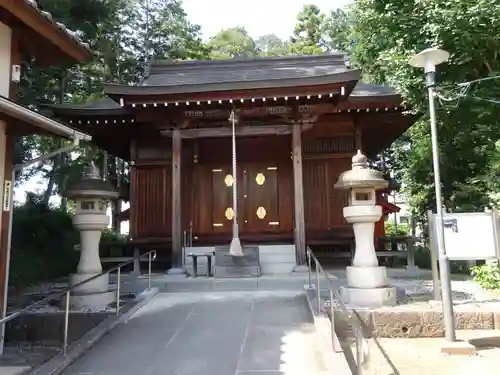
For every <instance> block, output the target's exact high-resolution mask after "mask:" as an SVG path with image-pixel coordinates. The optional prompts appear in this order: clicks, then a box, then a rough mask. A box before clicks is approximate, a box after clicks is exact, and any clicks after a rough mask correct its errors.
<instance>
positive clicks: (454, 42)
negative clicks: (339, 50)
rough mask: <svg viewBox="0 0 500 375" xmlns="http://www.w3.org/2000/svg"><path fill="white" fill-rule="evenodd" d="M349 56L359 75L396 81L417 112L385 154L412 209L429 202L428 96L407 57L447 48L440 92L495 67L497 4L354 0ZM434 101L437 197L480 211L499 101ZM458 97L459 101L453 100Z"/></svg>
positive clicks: (488, 88)
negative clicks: (448, 54) (440, 192)
mask: <svg viewBox="0 0 500 375" xmlns="http://www.w3.org/2000/svg"><path fill="white" fill-rule="evenodd" d="M352 19H353V20H354V22H353V34H354V38H355V40H356V44H355V50H354V60H355V62H356V64H357V65H358V67H360V68H362V69H363V72H364V78H365V80H369V81H373V82H377V83H385V84H388V85H390V86H392V87H395V88H397V89H398V90H399V91H400V92H401V93H402V94H403V96H404V98H405V103H406V105H407V106H408V108H410V109H411V110H412V111H414V112H416V113H420V114H421V115H422V119H421V121H419V122H418V123H417V124H416V125H414V126H413V127H411V128H410V130H409V131H408V132H407V133H406V134H405V135H404V136H403V137H401V138H400V139H399V140H398V141H397V142H396V143H394V144H393V146H392V148H391V149H390V150H388V152H387V155H388V157H389V158H391V159H392V162H393V163H394V166H395V171H396V172H397V173H398V174H399V177H400V178H401V179H402V181H403V183H404V186H405V189H406V190H407V192H408V193H409V196H410V198H411V204H412V207H413V209H414V210H415V212H416V213H417V214H418V215H419V216H421V217H422V216H423V214H424V213H425V210H426V209H428V208H432V202H433V201H434V199H433V191H434V184H433V177H432V176H433V174H432V163H431V147H430V145H431V144H430V134H429V125H428V124H429V121H428V117H427V112H428V102H427V99H426V98H427V95H426V92H425V91H426V90H425V88H424V83H423V82H424V81H423V75H422V73H423V72H422V71H419V70H418V69H414V68H412V67H411V66H409V64H408V59H409V58H410V57H411V56H412V55H413V54H415V53H417V52H419V51H420V50H422V49H424V48H427V47H433V46H438V47H440V48H443V49H445V50H447V51H450V52H451V58H450V60H449V62H448V63H447V64H443V65H442V66H439V67H438V75H437V80H438V82H439V84H440V86H441V88H440V90H439V91H440V93H441V96H443V97H454V96H455V97H456V96H457V93H458V91H457V90H456V87H457V86H456V85H457V84H458V83H460V82H465V81H470V80H474V79H478V78H481V77H487V76H492V75H496V74H498V72H499V71H500V66H499V60H498V51H499V50H500V39H498V37H497V35H498V33H499V32H500V23H499V22H498V20H499V19H500V4H496V3H495V4H493V3H491V2H488V1H484V0H473V1H470V0H457V1H433V0H413V1H402V0H389V1H377V0H375V1H374V0H357V1H355V2H354V5H353V7H352ZM498 88H499V85H498V81H496V82H494V81H488V82H486V81H485V82H483V83H481V84H480V85H473V90H471V91H469V94H472V95H474V96H476V95H481V96H482V97H489V98H493V97H495V96H497V93H498ZM470 97H471V96H470V95H468V98H465V99H462V100H460V101H458V102H452V103H450V102H446V101H442V105H440V106H439V107H438V120H439V121H438V122H439V124H438V125H439V144H440V151H441V152H440V157H441V174H442V176H441V178H442V190H443V199H444V202H445V205H446V208H447V209H448V210H454V211H466V210H467V211H468V210H482V209H484V207H485V206H487V205H489V204H490V202H491V199H490V197H489V195H490V192H489V187H488V185H489V183H488V179H487V178H485V174H486V172H487V170H488V165H490V159H491V155H492V154H495V151H496V150H495V141H496V140H498V138H499V135H500V134H499V131H498V127H497V126H496V125H495V123H496V118H497V117H498V111H499V108H500V107H498V106H496V107H495V106H494V105H492V104H491V103H488V102H484V101H478V100H474V99H471V98H470ZM457 104H458V105H457Z"/></svg>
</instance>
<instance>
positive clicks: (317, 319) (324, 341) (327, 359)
mask: <svg viewBox="0 0 500 375" xmlns="http://www.w3.org/2000/svg"><path fill="white" fill-rule="evenodd" d="M304 289H305V295H306V299H307V306H308V307H309V311H310V312H311V315H312V317H313V320H314V327H315V329H316V336H317V339H318V344H319V348H320V352H321V356H322V357H323V362H324V365H325V366H326V369H327V373H328V374H335V375H352V374H353V372H352V370H351V367H350V366H349V362H348V360H347V358H346V355H345V353H344V352H343V350H340V351H338V352H336V351H334V350H333V346H332V338H331V336H330V318H329V317H328V315H327V314H326V313H325V311H321V312H320V313H318V312H317V311H316V309H315V308H314V306H315V304H314V303H313V302H315V301H316V295H315V294H316V289H314V288H309V287H308V286H307V285H304ZM334 339H335V340H336V341H337V345H338V346H339V347H340V340H339V338H338V337H337V334H336V333H335V337H334Z"/></svg>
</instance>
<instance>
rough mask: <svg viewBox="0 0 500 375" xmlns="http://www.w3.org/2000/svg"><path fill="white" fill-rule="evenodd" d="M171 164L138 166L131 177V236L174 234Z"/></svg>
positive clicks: (143, 236) (136, 237)
mask: <svg viewBox="0 0 500 375" xmlns="http://www.w3.org/2000/svg"><path fill="white" fill-rule="evenodd" d="M171 169H172V167H171V166H170V165H163V166H148V167H144V166H141V167H134V168H133V169H132V175H131V195H132V197H133V199H131V202H130V235H131V237H132V238H134V239H138V238H145V237H165V236H170V234H171V232H172V217H171V204H172V202H171V199H172V198H171V197H172V194H171V193H172V170H171Z"/></svg>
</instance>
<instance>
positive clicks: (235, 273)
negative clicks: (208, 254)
mask: <svg viewBox="0 0 500 375" xmlns="http://www.w3.org/2000/svg"><path fill="white" fill-rule="evenodd" d="M260 274H261V267H260V259H259V246H243V256H242V257H235V256H232V255H230V254H229V246H216V247H215V273H214V277H215V278H216V279H217V278H238V277H242V278H243V277H259V276H260Z"/></svg>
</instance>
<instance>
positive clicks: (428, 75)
mask: <svg viewBox="0 0 500 375" xmlns="http://www.w3.org/2000/svg"><path fill="white" fill-rule="evenodd" d="M449 56H450V54H449V53H448V52H446V51H443V50H441V49H438V48H428V49H425V50H423V51H422V52H420V53H418V54H416V55H415V56H413V57H412V58H411V59H410V61H409V63H410V65H411V66H414V67H416V68H424V72H425V83H426V86H427V90H428V91H429V112H430V118H431V142H432V164H433V167H434V185H435V189H436V210H437V216H438V225H437V242H438V253H439V271H440V272H439V277H440V281H441V293H442V295H441V299H442V303H443V316H444V327H445V335H446V340H447V341H449V342H454V341H456V335H455V316H454V313H453V300H452V296H451V280H450V262H449V258H448V255H447V254H446V247H445V242H444V225H443V203H442V198H441V176H440V171H439V146H438V138H437V125H436V104H435V96H436V91H435V90H436V79H435V75H436V65H439V64H441V63H443V62H445V61H446V60H448V58H449Z"/></svg>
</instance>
